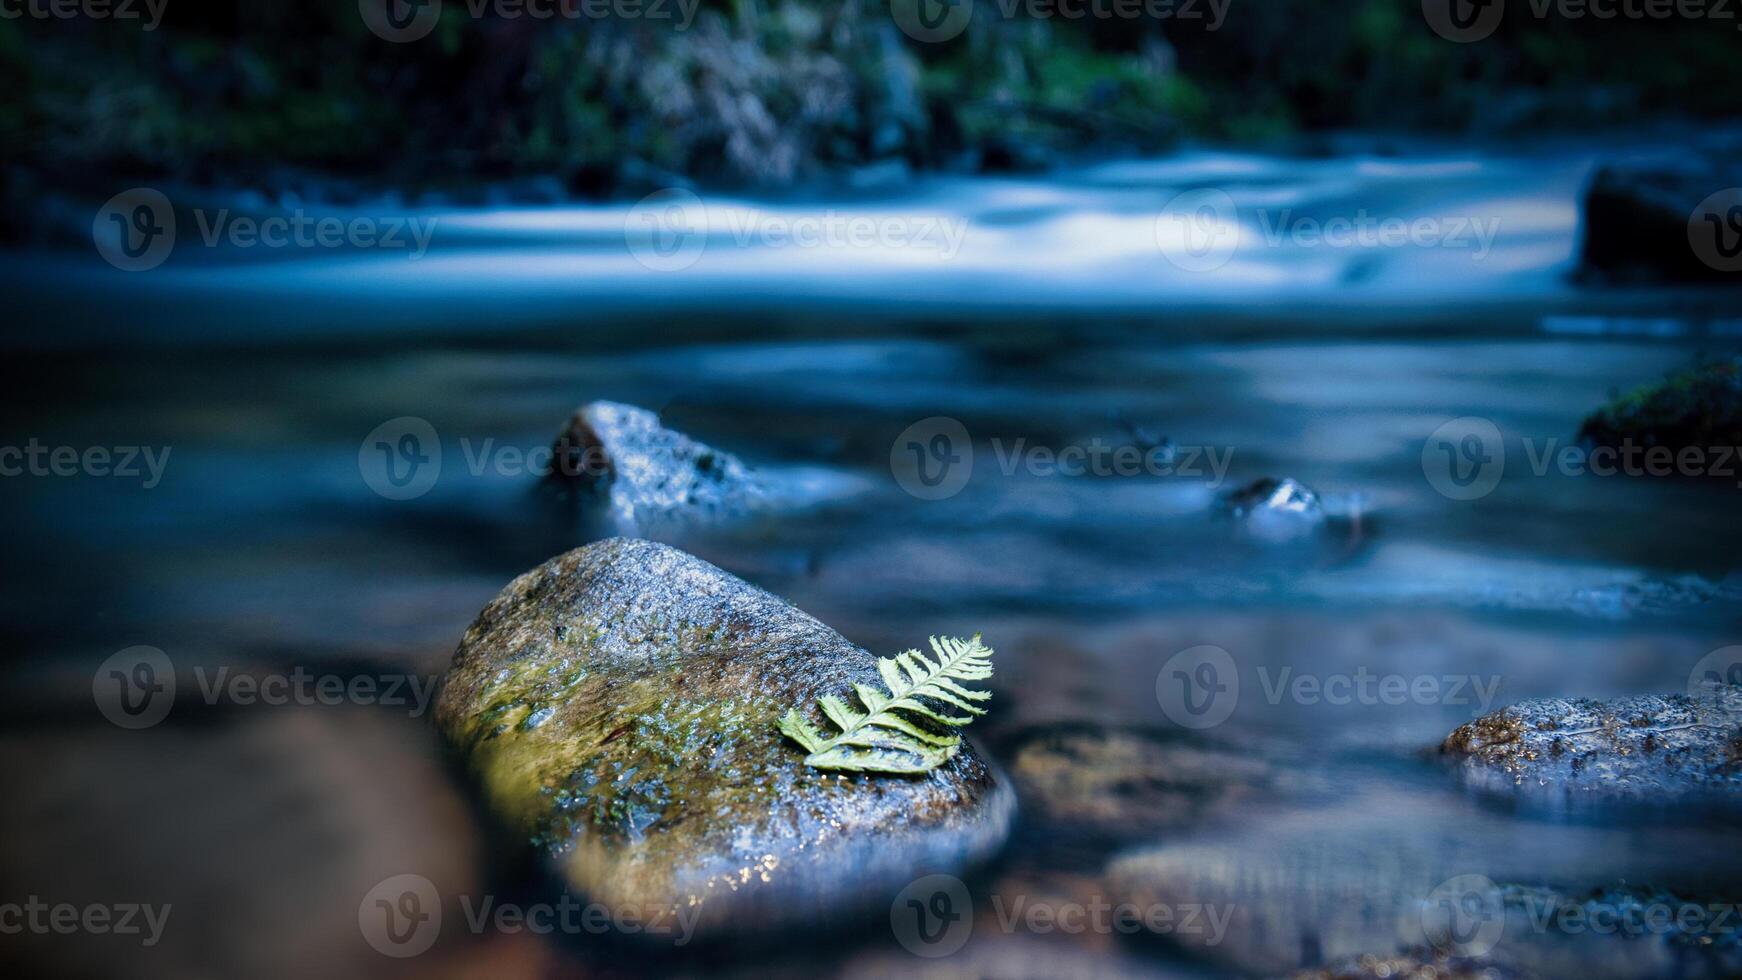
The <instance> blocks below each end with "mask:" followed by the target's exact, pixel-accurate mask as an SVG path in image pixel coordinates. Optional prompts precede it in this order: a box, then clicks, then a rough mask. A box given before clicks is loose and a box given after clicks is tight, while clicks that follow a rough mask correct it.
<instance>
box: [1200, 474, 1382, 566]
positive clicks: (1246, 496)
mask: <svg viewBox="0 0 1742 980" xmlns="http://www.w3.org/2000/svg"><path fill="white" fill-rule="evenodd" d="M1217 506H1218V510H1219V511H1220V513H1221V515H1222V516H1224V517H1226V518H1229V519H1230V520H1232V521H1233V522H1234V526H1235V528H1236V530H1237V532H1238V533H1239V535H1240V537H1241V538H1242V539H1244V540H1246V541H1250V542H1254V543H1256V544H1260V545H1265V546H1282V545H1299V544H1318V545H1322V546H1324V547H1325V548H1326V549H1328V550H1333V551H1339V552H1343V553H1347V552H1352V551H1354V550H1356V549H1357V548H1359V547H1360V545H1361V544H1362V542H1363V541H1364V540H1365V539H1366V536H1367V530H1368V529H1367V521H1366V511H1367V501H1366V498H1365V497H1364V496H1363V495H1360V494H1353V495H1349V496H1338V497H1326V496H1321V495H1320V494H1319V493H1318V492H1317V491H1315V490H1314V489H1313V488H1312V487H1309V486H1307V485H1306V484H1304V483H1301V482H1300V481H1299V480H1293V479H1289V478H1286V477H1285V478H1283V479H1280V480H1279V479H1276V478H1275V477H1264V478H1262V479H1258V480H1254V481H1252V482H1251V483H1248V484H1246V485H1245V486H1243V487H1240V488H1239V489H1237V490H1231V491H1228V492H1227V493H1224V494H1223V495H1222V496H1221V497H1220V498H1219V499H1218V500H1217Z"/></svg>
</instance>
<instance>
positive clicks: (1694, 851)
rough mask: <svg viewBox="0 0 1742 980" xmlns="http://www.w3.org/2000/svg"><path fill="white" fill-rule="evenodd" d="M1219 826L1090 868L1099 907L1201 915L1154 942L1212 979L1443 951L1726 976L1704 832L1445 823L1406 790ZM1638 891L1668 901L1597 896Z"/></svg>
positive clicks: (1513, 966) (1725, 863)
mask: <svg viewBox="0 0 1742 980" xmlns="http://www.w3.org/2000/svg"><path fill="white" fill-rule="evenodd" d="M1231 824H1232V825H1231V826H1230V827H1229V828H1228V829H1227V830H1226V831H1225V832H1223V833H1221V834H1220V835H1219V836H1216V837H1206V836H1203V835H1200V836H1198V837H1196V838H1194V839H1187V840H1182V841H1180V842H1176V843H1167V844H1163V845H1161V846H1158V847H1154V848H1148V849H1142V850H1137V851H1134V852H1131V853H1129V854H1126V855H1124V856H1122V857H1120V858H1118V859H1117V860H1115V861H1113V862H1111V863H1110V864H1109V865H1108V868H1107V871H1106V881H1107V883H1108V884H1107V887H1108V894H1109V896H1110V897H1111V899H1112V900H1113V901H1116V902H1133V903H1136V904H1137V905H1139V906H1140V907H1144V908H1149V907H1157V906H1159V907H1166V908H1171V909H1175V910H1180V909H1204V910H1206V915H1207V914H1209V911H1210V910H1219V912H1218V914H1220V915H1221V916H1222V917H1223V919H1224V921H1225V929H1223V930H1222V931H1221V932H1220V933H1214V932H1212V933H1191V932H1186V931H1184V930H1181V931H1178V932H1176V933H1174V934H1171V935H1169V936H1167V937H1164V938H1165V939H1167V940H1168V941H1170V942H1171V943H1172V944H1173V945H1176V946H1177V947H1179V948H1182V949H1184V950H1187V951H1189V952H1191V953H1193V954H1194V955H1196V956H1198V957H1199V958H1201V959H1203V960H1205V961H1206V962H1208V963H1210V964H1212V965H1213V966H1215V967H1216V968H1217V969H1218V972H1223V973H1234V974H1238V975H1250V976H1278V975H1285V974H1288V973H1290V972H1292V971H1297V970H1309V971H1319V972H1309V973H1307V974H1304V975H1305V976H1321V977H1331V976H1343V975H1348V976H1363V975H1364V974H1363V973H1362V972H1360V969H1361V968H1360V967H1359V964H1360V963H1361V962H1363V961H1364V960H1365V961H1368V962H1370V963H1375V964H1377V963H1383V962H1384V961H1386V960H1388V959H1392V958H1393V957H1394V956H1395V957H1396V958H1397V959H1398V960H1399V961H1403V960H1410V959H1420V958H1422V957H1428V958H1434V957H1437V956H1439V955H1443V956H1445V957H1447V958H1448V959H1447V960H1445V961H1437V962H1444V963H1446V965H1447V966H1454V965H1455V966H1457V967H1459V968H1464V967H1469V968H1472V969H1474V968H1477V965H1478V963H1479V964H1480V965H1481V966H1482V967H1487V966H1492V967H1494V968H1495V969H1496V970H1498V971H1500V972H1499V975H1500V976H1512V975H1514V974H1522V975H1525V976H1549V977H1558V976H1578V977H1584V978H1587V980H1595V978H1599V977H1602V978H1608V977H1615V978H1623V977H1625V978H1632V977H1641V976H1682V977H1690V978H1691V977H1722V976H1735V975H1736V974H1735V972H1734V971H1735V951H1734V932H1735V928H1736V927H1735V925H1734V922H1735V919H1736V914H1737V913H1736V911H1735V909H1736V908H1737V906H1736V905H1735V904H1734V899H1735V897H1736V896H1735V895H1734V894H1733V893H1732V894H1728V895H1725V894H1720V893H1713V892H1712V889H1713V888H1719V889H1720V890H1721V889H1723V888H1724V886H1725V884H1726V883H1728V882H1734V881H1736V880H1738V879H1737V878H1736V872H1737V866H1738V865H1737V860H1738V859H1737V857H1736V856H1735V853H1734V848H1731V847H1728V846H1726V845H1727V844H1728V838H1727V837H1726V835H1725V834H1723V833H1721V832H1712V831H1710V830H1694V829H1688V828H1679V829H1667V828H1653V829H1651V830H1635V829H1630V828H1623V827H1616V826H1601V825H1598V826H1593V825H1583V824H1574V825H1564V824H1553V823H1549V822H1546V821H1520V820H1518V819H1517V818H1515V817H1511V816H1500V815H1495V814H1483V813H1462V812H1459V811H1458V806H1457V804H1456V802H1455V801H1447V800H1444V799H1438V798H1435V797H1434V796H1432V795H1431V794H1423V793H1421V792H1420V791H1419V790H1416V789H1408V790H1401V791H1387V792H1385V793H1383V794H1380V795H1362V796H1357V797H1355V798H1352V799H1350V800H1349V801H1347V802H1343V803H1338V804H1336V805H1335V806H1334V807H1332V808H1328V809H1324V810H1319V811H1307V812H1291V811H1282V812H1274V811H1273V812H1271V813H1268V814H1265V815H1262V816H1261V817H1260V818H1258V819H1250V820H1244V821H1240V820H1239V818H1238V817H1237V818H1236V820H1235V821H1231ZM1645 880H1653V881H1668V882H1670V883H1669V884H1666V885H1665V886H1664V888H1676V889H1686V891H1685V892H1683V891H1679V890H1678V891H1676V892H1674V893H1672V892H1669V891H1665V890H1663V889H1659V888H1651V889H1629V888H1626V887H1622V886H1619V885H1617V886H1616V887H1597V886H1598V885H1599V883H1603V882H1609V883H1619V882H1624V881H1645ZM1520 882H1528V883H1530V884H1528V885H1521V884H1519V883H1520ZM1543 883H1548V884H1546V885H1545V884H1543ZM1684 894H1685V895H1703V896H1707V898H1704V899H1693V900H1690V899H1687V898H1685V897H1681V896H1683V895H1684ZM1726 899H1727V900H1728V902H1726ZM1452 915H1456V916H1457V918H1455V919H1453V918H1451V916H1452ZM1702 916H1703V918H1701V917H1702ZM1666 917H1667V918H1668V920H1669V921H1666ZM1720 917H1721V918H1720ZM1721 929H1722V930H1728V931H1729V932H1730V934H1731V935H1730V936H1728V937H1726V936H1721V935H1719V934H1718V931H1719V930H1721ZM1134 938H1141V937H1134ZM1726 944H1728V945H1726ZM1334 971H1344V972H1334ZM1378 975H1384V974H1382V973H1381V974H1378ZM1403 975H1406V976H1407V975H1410V974H1407V973H1405V974H1403Z"/></svg>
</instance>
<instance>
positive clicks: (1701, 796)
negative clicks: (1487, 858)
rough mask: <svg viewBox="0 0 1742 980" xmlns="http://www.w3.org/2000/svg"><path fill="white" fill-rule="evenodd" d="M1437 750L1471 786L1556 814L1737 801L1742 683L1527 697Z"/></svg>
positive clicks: (1741, 772)
mask: <svg viewBox="0 0 1742 980" xmlns="http://www.w3.org/2000/svg"><path fill="white" fill-rule="evenodd" d="M1441 752H1442V753H1443V754H1444V755H1445V756H1447V757H1448V758H1451V759H1453V760H1455V761H1456V763H1457V771H1458V774H1459V776H1460V777H1461V778H1462V779H1463V780H1464V782H1465V783H1466V784H1467V785H1469V786H1472V787H1474V788H1476V789H1479V790H1482V791H1485V792H1489V793H1496V794H1501V795H1505V796H1510V797H1514V798H1518V799H1521V800H1523V801H1526V802H1530V803H1538V804H1543V805H1547V806H1550V807H1553V808H1557V809H1559V808H1563V807H1576V806H1579V805H1581V804H1602V803H1630V804H1644V805H1672V804H1676V803H1678V802H1683V801H1689V802H1693V801H1705V802H1713V803H1723V802H1725V800H1726V799H1729V800H1732V801H1733V800H1734V798H1735V796H1736V795H1737V794H1738V792H1739V791H1742V687H1737V686H1735V685H1724V686H1720V687H1714V688H1711V689H1710V690H1708V691H1706V692H1705V693H1704V694H1703V695H1702V696H1701V697H1699V698H1694V697H1690V696H1688V695H1667V696H1661V697H1660V696H1654V695H1645V696H1638V697H1627V698H1616V699H1613V700H1609V701H1596V700H1592V699H1588V698H1574V699H1563V698H1538V699H1533V700H1529V701H1521V702H1519V703H1518V704H1515V705H1512V706H1510V707H1507V708H1503V709H1501V710H1499V711H1496V712H1493V713H1492V714H1488V715H1484V716H1483V717H1481V718H1478V719H1476V720H1475V721H1472V722H1470V723H1468V724H1466V725H1463V726H1461V727H1459V728H1458V729H1457V730H1456V731H1454V732H1452V734H1451V736H1450V737H1448V738H1447V739H1446V741H1445V743H1444V744H1443V745H1442V746H1441Z"/></svg>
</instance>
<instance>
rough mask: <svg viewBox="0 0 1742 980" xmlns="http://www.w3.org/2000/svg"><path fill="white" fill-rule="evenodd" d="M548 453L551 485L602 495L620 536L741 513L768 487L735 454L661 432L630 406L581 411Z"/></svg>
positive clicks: (599, 405) (653, 418) (761, 499)
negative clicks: (550, 458) (599, 492)
mask: <svg viewBox="0 0 1742 980" xmlns="http://www.w3.org/2000/svg"><path fill="white" fill-rule="evenodd" d="M552 451H553V458H552V460H551V469H550V474H549V479H550V481H551V482H552V483H554V484H556V485H557V486H560V487H562V488H564V489H566V490H571V491H575V492H580V493H587V492H597V491H602V492H603V493H604V494H605V495H606V497H607V499H608V501H609V506H610V509H611V517H612V521H613V523H614V524H615V525H616V527H617V529H618V530H619V531H620V532H621V533H624V534H637V533H644V532H646V531H649V530H651V529H654V528H657V527H659V526H662V525H672V524H675V525H686V524H698V523H705V522H708V521H714V520H722V519H728V518H732V517H739V516H744V515H746V514H750V513H752V512H755V511H757V510H759V509H761V508H763V507H764V506H766V505H767V503H768V502H769V501H768V498H769V489H768V486H767V485H766V484H765V483H764V481H763V480H761V479H760V478H759V477H758V476H757V475H756V474H755V473H754V472H753V471H751V469H750V468H749V467H747V466H745V465H744V464H743V463H742V462H740V461H739V460H738V459H737V457H735V456H733V455H731V454H730V453H724V452H721V451H720V450H718V449H714V448H712V447H710V446H706V445H703V444H702V443H699V442H696V441H695V440H694V439H691V438H690V437H688V436H686V435H684V434H683V433H681V432H674V431H672V430H671V429H667V428H664V427H663V426H661V425H660V424H659V416H657V415H655V414H653V413H652V412H649V411H647V410H646V409H642V408H636V407H635V406H633V405H621V404H618V403H616V402H602V401H601V402H592V403H591V404H588V405H586V406H583V407H582V408H580V409H579V410H577V411H576V412H575V414H574V417H573V418H571V419H569V424H568V426H567V427H566V428H565V429H563V431H562V434H561V435H559V436H558V437H557V440H556V443H555V445H554V446H553V447H552Z"/></svg>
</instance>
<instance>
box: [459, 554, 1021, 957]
mask: <svg viewBox="0 0 1742 980" xmlns="http://www.w3.org/2000/svg"><path fill="white" fill-rule="evenodd" d="M854 682H863V683H867V684H871V685H876V684H878V683H880V678H879V675H878V671H877V666H876V658H875V657H873V656H872V655H871V654H870V653H867V652H866V651H864V650H862V649H860V648H859V647H856V646H854V645H853V644H851V643H849V642H847V640H845V639H844V638H842V637H841V636H840V635H839V634H837V633H835V632H834V631H833V630H831V629H829V628H828V627H827V626H824V625H823V624H822V623H820V622H818V621H817V620H815V619H812V618H811V617H810V616H808V615H806V614H805V613H803V612H801V611H800V610H798V609H796V608H794V607H793V606H791V605H788V604H787V603H786V602H784V601H782V600H780V599H779V598H776V597H775V596H773V595H770V594H768V593H766V592H763V591H762V590H760V589H757V588H755V587H753V586H751V585H749V584H747V583H745V582H743V581H740V580H739V579H737V578H734V577H733V576H731V575H729V574H727V573H725V572H723V571H721V570H720V569H718V568H715V567H714V566H712V565H709V564H708V563H706V562H704V561H702V560H700V559H698V558H695V557H692V556H690V555H688V554H685V553H684V552H682V551H678V550H676V549H674V548H670V547H666V546H664V545H660V544H655V543H652V542H648V541H635V540H626V539H613V540H609V541H602V542H599V543H597V544H594V545H590V546H588V547H585V548H581V549H579V550H576V551H572V552H569V553H568V554H566V555H563V556H561V557H558V558H555V559H553V560H551V561H549V562H547V563H546V564H544V565H542V566H540V567H539V568H537V569H534V570H533V571H531V572H528V573H527V574H525V575H522V576H521V577H519V578H518V579H516V580H514V582H513V583H511V584H510V585H509V586H508V588H507V589H505V590H504V591H503V593H502V594H501V595H500V596H498V597H497V598H496V599H495V600H494V601H492V602H491V603H490V604H489V605H488V606H486V607H485V608H484V611H483V612H482V613H480V614H479V616H478V619H477V621H476V622H474V623H473V624H472V626H471V627H470V628H469V629H468V630H467V631H466V635H465V638H464V639H463V640H462V641H461V643H460V647H459V650H458V651H457V652H456V653H455V655H454V663H453V666H452V668H451V669H450V670H449V672H448V674H447V677H446V678H445V679H444V681H443V686H442V691H441V695H440V698H439V700H438V702H437V707H436V718H437V721H438V723H439V725H440V726H441V728H442V731H443V732H444V733H445V734H446V735H447V737H448V738H449V740H450V741H451V742H452V743H453V745H454V746H455V747H456V748H457V750H458V752H459V753H460V755H461V756H462V757H463V758H464V761H465V762H466V764H467V766H468V767H469V769H470V770H471V771H472V772H473V773H474V775H475V776H476V778H477V780H478V782H479V784H480V785H481V787H482V791H483V794H484V796H485V798H486V799H487V801H488V803H489V804H490V807H491V808H492V809H493V810H494V812H495V813H496V814H497V815H498V816H499V818H500V820H501V822H502V823H503V824H505V825H506V827H507V828H509V829H510V830H511V831H512V832H513V833H514V834H516V835H519V836H520V837H521V838H523V839H525V840H527V841H530V842H531V843H532V844H533V845H534V846H535V847H537V848H538V849H539V850H540V851H542V852H543V853H544V854H545V855H546V856H547V857H548V859H549V863H550V864H551V866H552V867H553V868H554V871H555V873H556V874H557V875H558V876H559V877H561V878H562V879H564V880H565V881H566V882H567V883H568V884H569V885H570V886H571V887H572V888H573V889H575V890H576V891H578V892H579V893H581V894H583V895H585V896H586V897H587V899H588V900H590V901H593V902H599V903H603V904H605V905H608V906H610V907H612V908H629V909H633V910H636V911H637V912H638V913H641V914H645V915H653V914H656V913H658V914H663V915H664V916H665V920H666V921H679V922H682V921H683V920H682V919H681V918H679V919H676V920H674V919H673V916H674V915H678V916H689V917H692V920H693V921H695V922H696V923H697V927H698V929H699V932H700V934H703V935H717V934H719V933H721V932H723V931H726V932H731V933H732V934H734V935H739V936H750V935H753V934H756V933H759V932H763V931H772V930H776V929H779V928H781V927H782V926H784V925H792V924H798V923H805V924H810V925H814V924H815V923H817V922H819V921H829V920H831V919H838V917H839V916H840V915H843V914H847V913H849V912H852V911H855V910H857V909H859V908H860V907H862V906H866V905H870V906H876V905H878V904H879V903H881V904H882V906H883V907H884V908H885V909H886V908H887V904H888V902H889V901H890V900H891V898H892V896H894V895H895V894H896V893H897V892H898V891H899V890H900V889H901V888H902V887H904V886H906V885H907V884H908V883H910V882H911V881H912V880H913V879H914V878H916V877H917V876H920V875H922V874H927V873H936V872H942V873H960V872H962V871H963V870H964V869H966V868H968V867H969V866H971V865H973V864H974V863H976V862H978V861H979V860H981V859H983V858H986V857H987V856H989V855H990V854H991V853H992V852H993V851H995V850H996V849H997V848H998V847H999V846H1000V845H1001V844H1002V843H1003V841H1004V839H1005V837H1006V835H1007V834H1008V831H1009V825H1010V822H1011V818H1012V815H1013V812H1014V805H1015V804H1014V795H1013V794H1012V793H1011V792H1010V790H1009V788H1008V787H1006V786H1005V785H1003V784H1002V783H1001V781H1000V779H999V778H998V777H997V776H995V775H994V773H993V771H992V769H991V767H990V766H989V764H988V763H987V762H986V761H984V760H983V759H982V758H981V757H980V756H979V755H978V754H976V753H975V751H974V750H973V748H972V747H971V746H964V748H963V750H962V751H961V752H960V753H958V754H957V755H956V756H955V757H954V758H953V759H951V760H950V761H949V762H947V763H945V764H944V765H943V766H941V767H940V768H938V769H936V770H933V771H932V772H930V773H927V774H925V775H924V776H917V777H889V776H881V777H869V776H843V775H839V774H834V773H824V772H819V771H816V770H813V769H810V768H808V767H806V766H805V765H804V763H803V758H804V753H803V752H802V751H801V750H800V749H799V748H798V747H797V746H795V745H792V744H791V743H789V742H788V741H787V740H786V739H784V738H783V737H781V735H780V733H779V732H778V731H777V730H776V723H777V722H778V720H779V718H780V716H781V715H782V714H783V713H784V712H785V711H786V710H787V709H788V708H791V707H794V706H805V707H807V708H808V706H812V705H814V704H815V703H816V701H817V699H818V698H819V697H821V696H822V695H825V694H834V695H841V694H843V693H846V692H849V691H850V690H851V685H852V683H854Z"/></svg>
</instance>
